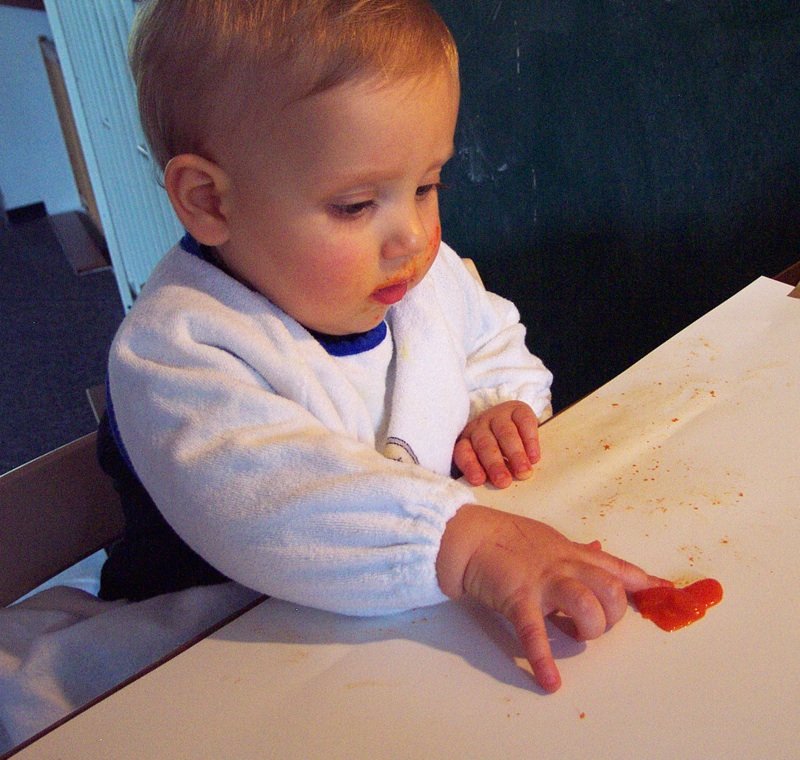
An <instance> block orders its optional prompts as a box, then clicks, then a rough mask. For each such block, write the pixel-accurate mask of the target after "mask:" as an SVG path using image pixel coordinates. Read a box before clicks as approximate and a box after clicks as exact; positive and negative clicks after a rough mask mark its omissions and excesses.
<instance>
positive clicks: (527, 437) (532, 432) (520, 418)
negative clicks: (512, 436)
mask: <svg viewBox="0 0 800 760" xmlns="http://www.w3.org/2000/svg"><path fill="white" fill-rule="evenodd" d="M511 419H512V420H513V421H514V424H515V425H516V427H517V430H518V431H519V437H520V438H521V440H522V445H523V446H524V447H525V453H526V454H527V455H528V460H529V461H530V463H531V464H536V463H537V462H538V461H539V460H540V459H541V458H542V449H541V446H540V444H539V420H538V419H537V417H536V414H534V411H533V409H531V408H530V407H529V406H527V405H520V406H518V407H517V408H516V409H514V411H513V412H512V414H511Z"/></svg>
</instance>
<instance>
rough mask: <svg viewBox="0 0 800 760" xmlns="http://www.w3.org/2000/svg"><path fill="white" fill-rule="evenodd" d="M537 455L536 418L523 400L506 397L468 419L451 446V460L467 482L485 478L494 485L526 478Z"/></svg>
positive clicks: (477, 484)
mask: <svg viewBox="0 0 800 760" xmlns="http://www.w3.org/2000/svg"><path fill="white" fill-rule="evenodd" d="M540 456H541V453H540V449H539V421H538V419H537V418H536V415H535V414H534V412H533V410H532V409H531V408H530V406H528V405H527V404H526V403H524V402H522V401H506V402H504V403H501V404H498V405H497V406H493V407H491V408H490V409H487V410H486V411H484V412H482V413H481V414H479V415H478V416H477V417H475V418H474V419H472V420H470V421H469V422H468V423H467V425H466V427H465V428H464V430H463V431H462V433H461V435H460V436H459V437H458V440H457V441H456V445H455V448H454V449H453V462H454V463H455V465H456V467H458V469H459V470H461V472H462V473H463V475H464V477H465V478H466V479H467V482H468V483H469V484H470V485H473V486H480V485H483V484H484V483H485V482H486V479H487V478H488V479H489V482H490V483H491V484H492V485H493V486H495V487H497V488H506V487H507V486H509V485H511V482H512V480H513V479H514V478H519V479H520V480H525V479H526V478H529V477H530V475H531V473H532V471H533V469H532V467H533V465H534V464H536V463H537V462H538V461H539V458H540Z"/></svg>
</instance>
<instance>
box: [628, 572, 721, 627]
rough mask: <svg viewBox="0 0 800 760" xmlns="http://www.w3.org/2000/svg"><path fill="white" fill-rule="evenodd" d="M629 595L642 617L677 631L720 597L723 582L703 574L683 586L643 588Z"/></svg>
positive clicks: (697, 617) (695, 618)
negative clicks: (697, 579) (700, 578)
mask: <svg viewBox="0 0 800 760" xmlns="http://www.w3.org/2000/svg"><path fill="white" fill-rule="evenodd" d="M631 597H632V598H633V601H634V604H635V605H636V608H637V609H638V610H639V612H640V613H641V615H642V617H644V618H647V619H648V620H652V621H653V622H654V623H655V624H656V625H657V626H658V627H659V628H663V629H664V630H665V631H677V630H678V628H683V627H684V626H687V625H689V624H690V623H694V622H695V620H699V619H700V618H701V617H703V615H705V614H706V610H707V609H708V608H709V607H713V606H714V605H715V604H718V603H719V602H720V601H722V585H721V584H720V582H719V581H716V580H714V579H713V578H704V579H703V580H701V581H696V582H695V583H692V584H690V585H689V586H684V587H683V588H668V587H665V586H656V587H654V588H646V589H644V590H642V591H635V592H634V593H633V594H631Z"/></svg>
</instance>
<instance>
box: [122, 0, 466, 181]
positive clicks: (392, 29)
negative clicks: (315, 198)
mask: <svg viewBox="0 0 800 760" xmlns="http://www.w3.org/2000/svg"><path fill="white" fill-rule="evenodd" d="M130 62H131V69H132V71H133V75H134V80H135V82H136V89H137V93H138V99H139V114H140V118H141V122H142V127H143V129H144V132H145V135H146V137H147V140H148V142H149V143H150V147H151V150H152V152H153V156H154V158H155V160H156V161H157V162H158V164H159V165H160V166H161V167H162V168H163V167H164V166H165V165H166V163H167V162H168V161H169V159H170V158H172V157H173V156H175V155H178V154H180V153H197V154H200V155H207V154H208V152H209V141H210V140H212V139H213V136H214V135H220V134H223V135H224V134H231V133H233V132H234V131H235V130H236V129H237V128H238V126H239V125H240V124H241V123H242V122H243V121H245V120H247V121H249V120H251V119H252V118H258V116H259V115H268V114H269V112H270V110H272V111H274V110H275V109H277V108H280V106H281V105H283V104H285V103H287V102H291V101H292V100H296V99H300V98H303V97H307V96H310V95H313V94H315V93H319V92H324V91H326V90H328V89H331V88H333V87H335V86H337V85H339V84H342V83H344V82H348V81H351V80H356V79H369V78H375V79H376V80H378V81H381V80H382V81H396V80H398V79H402V78H406V77H414V76H426V75H434V74H438V73H441V72H442V70H446V71H449V72H451V73H452V74H453V76H454V77H455V81H456V82H457V77H458V54H457V52H456V46H455V42H454V41H453V38H452V36H451V34H450V31H449V30H448V29H447V26H446V25H445V23H444V22H443V21H442V19H441V17H440V16H439V15H438V14H437V13H436V11H435V10H434V9H433V8H432V6H431V5H430V3H429V2H428V0H149V1H148V2H146V3H145V4H144V5H143V7H142V8H141V10H140V11H139V14H138V16H137V20H136V23H135V25H134V30H133V34H132V37H131V43H130Z"/></svg>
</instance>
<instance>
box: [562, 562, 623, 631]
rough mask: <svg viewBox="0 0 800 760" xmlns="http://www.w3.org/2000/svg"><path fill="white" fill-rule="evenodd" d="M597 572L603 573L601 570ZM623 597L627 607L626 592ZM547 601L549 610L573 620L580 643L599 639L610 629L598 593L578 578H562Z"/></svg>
mask: <svg viewBox="0 0 800 760" xmlns="http://www.w3.org/2000/svg"><path fill="white" fill-rule="evenodd" d="M597 572H598V573H602V571H601V570H597ZM606 578H608V576H607V575H606ZM622 596H623V598H624V599H625V605H627V597H625V594H624V592H623V595H622ZM546 601H547V603H548V604H547V606H548V608H550V609H552V610H554V611H557V612H563V613H564V614H565V615H566V616H567V617H569V618H571V619H572V621H573V623H574V624H575V638H577V639H578V640H579V641H588V640H589V639H597V638H599V637H600V636H602V635H603V633H605V630H606V628H607V627H608V621H607V618H606V610H605V607H604V605H603V604H602V603H601V601H600V599H599V598H598V595H597V593H596V592H595V591H594V590H593V589H592V588H591V587H590V586H588V585H587V584H586V583H584V582H583V581H581V580H578V579H577V578H572V577H569V576H564V577H562V578H560V579H559V580H558V581H557V582H556V583H555V584H554V585H553V587H552V588H551V589H550V592H549V594H548V596H547V600H546ZM623 612H624V609H623ZM620 616H621V615H620Z"/></svg>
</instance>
